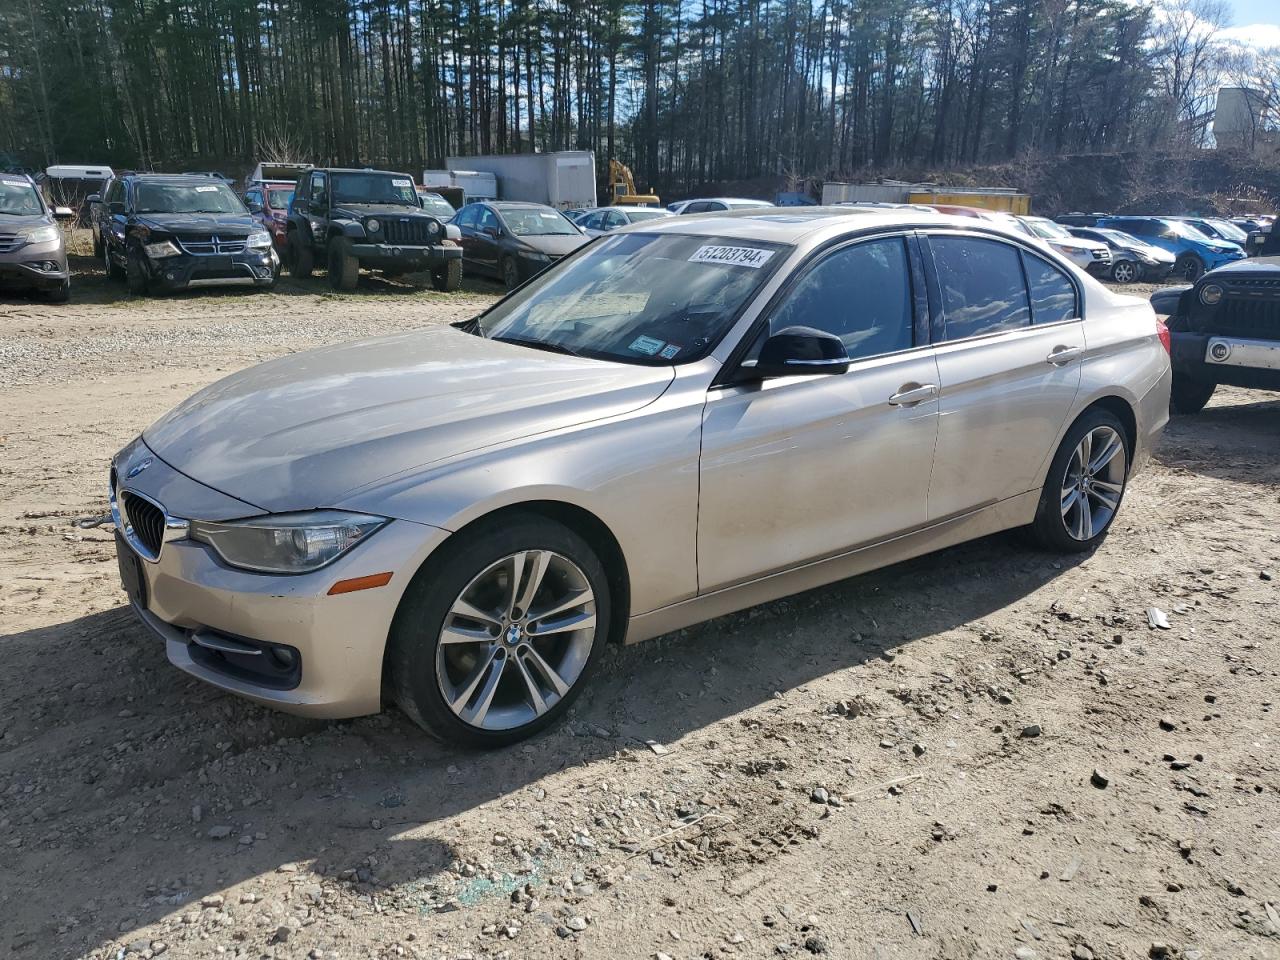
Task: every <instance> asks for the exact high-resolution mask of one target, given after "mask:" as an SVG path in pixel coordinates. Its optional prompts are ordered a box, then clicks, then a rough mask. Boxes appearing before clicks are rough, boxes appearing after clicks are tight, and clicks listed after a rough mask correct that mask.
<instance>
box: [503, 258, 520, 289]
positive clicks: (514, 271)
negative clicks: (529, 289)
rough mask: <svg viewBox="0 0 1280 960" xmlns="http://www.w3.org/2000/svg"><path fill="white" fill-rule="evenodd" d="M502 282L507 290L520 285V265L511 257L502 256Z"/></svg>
mask: <svg viewBox="0 0 1280 960" xmlns="http://www.w3.org/2000/svg"><path fill="white" fill-rule="evenodd" d="M502 284H503V286H505V287H506V288H507V289H508V290H514V289H515V288H516V287H518V286H520V267H519V265H518V264H517V263H516V262H515V260H514V259H513V258H512V257H503V258H502Z"/></svg>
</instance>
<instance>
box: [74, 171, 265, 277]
mask: <svg viewBox="0 0 1280 960" xmlns="http://www.w3.org/2000/svg"><path fill="white" fill-rule="evenodd" d="M89 202H90V203H91V205H92V209H93V211H94V218H93V252H94V254H95V255H96V256H99V257H101V258H102V262H103V265H104V266H105V267H106V270H107V276H108V277H110V278H111V279H113V280H119V279H124V280H126V281H127V282H128V284H129V290H130V292H132V293H147V292H160V291H172V290H185V289H187V288H189V287H210V286H252V287H270V286H272V284H274V283H275V282H276V277H277V276H278V275H279V272H280V258H279V257H278V256H277V255H276V252H275V250H273V249H272V246H271V235H270V234H269V233H267V231H265V230H263V229H262V225H261V224H259V223H258V222H257V221H255V220H254V219H253V217H251V216H250V215H249V211H248V210H246V209H245V206H244V204H243V203H242V202H241V201H240V198H239V197H237V196H236V195H235V193H234V192H233V191H232V190H231V188H230V187H228V186H227V185H226V184H225V183H223V182H222V181H221V180H215V179H212V178H210V177H205V176H200V175H189V174H162V173H135V174H130V175H128V176H123V177H117V178H115V179H113V180H111V181H110V182H108V184H107V187H106V190H105V191H104V192H103V194H102V195H101V196H98V195H97V194H95V195H94V196H91V197H90V198H89Z"/></svg>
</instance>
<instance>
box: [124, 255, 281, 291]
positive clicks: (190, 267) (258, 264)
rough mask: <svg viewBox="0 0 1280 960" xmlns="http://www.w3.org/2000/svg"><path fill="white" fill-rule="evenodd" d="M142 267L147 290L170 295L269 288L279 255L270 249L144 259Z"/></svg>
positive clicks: (276, 272)
mask: <svg viewBox="0 0 1280 960" xmlns="http://www.w3.org/2000/svg"><path fill="white" fill-rule="evenodd" d="M143 263H145V264H146V270H147V279H148V281H149V283H150V284H151V286H153V287H155V288H157V289H160V290H170V291H173V290H189V289H194V288H198V287H269V286H271V285H272V284H274V283H275V282H276V275H277V274H278V273H279V272H280V255H279V254H278V253H276V251H275V248H274V247H261V248H256V249H252V250H245V251H244V252H243V253H231V254H224V255H222V256H205V255H199V254H181V255H179V256H176V257H163V258H161V259H158V260H151V259H149V258H144V259H143Z"/></svg>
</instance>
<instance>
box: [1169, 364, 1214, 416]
mask: <svg viewBox="0 0 1280 960" xmlns="http://www.w3.org/2000/svg"><path fill="white" fill-rule="evenodd" d="M1217 388H1218V385H1217V384H1216V383H1214V382H1213V381H1212V380H1197V379H1196V378H1194V377H1188V376H1184V375H1182V374H1177V373H1175V374H1174V375H1173V386H1172V388H1171V389H1170V391H1169V409H1171V410H1172V411H1173V412H1174V413H1178V414H1183V415H1187V414H1192V413H1199V412H1200V411H1201V410H1203V409H1204V406H1205V404H1206V403H1208V402H1209V398H1210V397H1212V396H1213V391H1214V390H1216V389H1217Z"/></svg>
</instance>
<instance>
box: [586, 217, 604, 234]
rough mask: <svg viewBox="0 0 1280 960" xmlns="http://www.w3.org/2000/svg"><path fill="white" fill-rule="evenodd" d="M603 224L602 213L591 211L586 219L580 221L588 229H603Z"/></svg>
mask: <svg viewBox="0 0 1280 960" xmlns="http://www.w3.org/2000/svg"><path fill="white" fill-rule="evenodd" d="M603 224H604V214H603V213H593V214H592V215H591V216H589V217H587V219H586V220H584V221H582V225H583V226H584V227H586V228H587V229H588V230H603V229H604V226H603Z"/></svg>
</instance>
